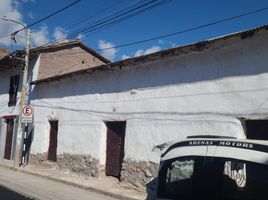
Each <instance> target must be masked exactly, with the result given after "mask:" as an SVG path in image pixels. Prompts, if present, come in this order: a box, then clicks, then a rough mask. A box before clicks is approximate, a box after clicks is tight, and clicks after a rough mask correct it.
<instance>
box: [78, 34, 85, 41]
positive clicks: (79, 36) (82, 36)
mask: <svg viewBox="0 0 268 200" xmlns="http://www.w3.org/2000/svg"><path fill="white" fill-rule="evenodd" d="M84 37H85V35H84V34H81V33H80V34H79V35H78V36H77V39H79V40H82V39H84Z"/></svg>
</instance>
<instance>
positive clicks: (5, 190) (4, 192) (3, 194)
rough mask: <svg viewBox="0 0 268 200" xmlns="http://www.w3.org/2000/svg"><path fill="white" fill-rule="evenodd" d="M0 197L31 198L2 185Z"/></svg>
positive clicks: (19, 199)
mask: <svg viewBox="0 0 268 200" xmlns="http://www.w3.org/2000/svg"><path fill="white" fill-rule="evenodd" d="M0 197H1V199H3V200H32V199H31V198H28V197H26V196H23V195H21V194H19V193H16V192H14V191H12V190H10V189H8V188H5V187H2V186H0Z"/></svg>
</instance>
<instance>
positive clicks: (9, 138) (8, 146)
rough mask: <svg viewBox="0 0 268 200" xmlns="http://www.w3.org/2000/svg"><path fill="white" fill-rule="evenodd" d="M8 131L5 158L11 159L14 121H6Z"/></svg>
mask: <svg viewBox="0 0 268 200" xmlns="http://www.w3.org/2000/svg"><path fill="white" fill-rule="evenodd" d="M6 123H7V131H6V145H5V155H4V158H5V159H8V160H10V159H11V151H12V143H13V128H14V119H13V118H8V119H6Z"/></svg>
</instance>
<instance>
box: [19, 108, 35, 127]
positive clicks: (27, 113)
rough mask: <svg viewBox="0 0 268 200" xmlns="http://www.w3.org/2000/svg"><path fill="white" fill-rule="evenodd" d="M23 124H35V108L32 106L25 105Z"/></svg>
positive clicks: (22, 117) (22, 116)
mask: <svg viewBox="0 0 268 200" xmlns="http://www.w3.org/2000/svg"><path fill="white" fill-rule="evenodd" d="M21 122H22V123H33V107H32V106H31V105H23V107H22V115H21Z"/></svg>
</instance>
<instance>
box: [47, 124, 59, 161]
mask: <svg viewBox="0 0 268 200" xmlns="http://www.w3.org/2000/svg"><path fill="white" fill-rule="evenodd" d="M49 123H50V139H49V147H48V156H47V159H48V160H50V161H57V143H58V121H49Z"/></svg>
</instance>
